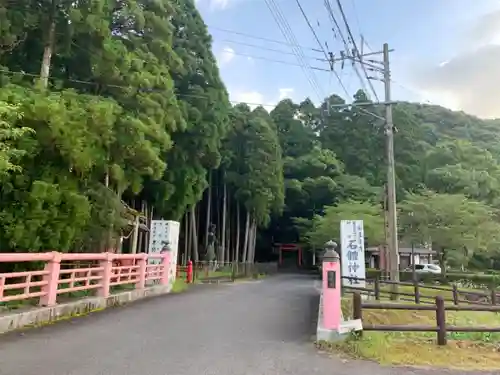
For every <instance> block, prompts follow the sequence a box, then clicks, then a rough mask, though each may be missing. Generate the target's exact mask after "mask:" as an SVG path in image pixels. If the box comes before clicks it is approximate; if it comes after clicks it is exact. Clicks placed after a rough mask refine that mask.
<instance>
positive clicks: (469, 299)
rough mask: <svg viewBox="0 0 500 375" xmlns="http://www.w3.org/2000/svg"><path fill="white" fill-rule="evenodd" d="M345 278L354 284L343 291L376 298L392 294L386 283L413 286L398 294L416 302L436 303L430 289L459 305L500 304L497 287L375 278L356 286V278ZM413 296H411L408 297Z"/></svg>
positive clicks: (403, 298) (499, 294) (405, 299)
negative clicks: (482, 289)
mask: <svg viewBox="0 0 500 375" xmlns="http://www.w3.org/2000/svg"><path fill="white" fill-rule="evenodd" d="M342 278H343V279H348V280H352V281H353V285H352V286H343V287H342V288H343V291H344V292H347V293H354V292H360V293H363V294H368V295H371V296H373V297H374V298H375V299H376V300H380V299H381V297H384V296H391V295H392V294H393V292H391V291H390V290H384V288H383V286H384V285H391V284H397V285H398V286H403V287H405V286H406V287H411V288H412V292H408V291H406V292H405V291H398V292H397V293H396V294H397V295H398V296H402V297H401V298H399V299H400V300H401V301H408V302H409V301H411V302H415V303H416V304H421V303H422V304H434V303H435V296H436V295H435V294H434V295H428V294H425V292H426V291H427V292H429V291H430V290H434V291H440V292H444V293H446V294H448V295H450V298H447V297H446V296H443V298H444V300H445V301H446V302H452V303H453V304H454V305H459V304H461V303H464V304H472V305H486V306H488V305H499V304H500V291H499V290H496V289H495V288H491V289H490V290H488V291H487V292H483V291H475V290H470V289H460V288H459V287H458V286H457V285H455V284H454V285H451V286H449V287H448V286H442V285H425V284H422V283H419V282H418V281H414V282H412V283H410V282H395V281H390V280H381V279H378V278H377V279H373V280H369V279H366V280H363V281H365V282H366V284H369V285H370V286H371V287H365V288H361V287H356V286H355V283H356V280H358V281H359V280H361V279H356V278H351V277H347V276H343V277H342ZM408 297H411V298H408Z"/></svg>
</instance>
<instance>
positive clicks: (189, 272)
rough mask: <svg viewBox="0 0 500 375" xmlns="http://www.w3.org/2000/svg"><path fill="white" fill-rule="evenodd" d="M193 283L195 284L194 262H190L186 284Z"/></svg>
mask: <svg viewBox="0 0 500 375" xmlns="http://www.w3.org/2000/svg"><path fill="white" fill-rule="evenodd" d="M192 282H193V261H192V260H190V261H189V262H188V266H187V273H186V283H187V284H191V283H192Z"/></svg>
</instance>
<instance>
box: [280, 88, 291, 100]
mask: <svg viewBox="0 0 500 375" xmlns="http://www.w3.org/2000/svg"><path fill="white" fill-rule="evenodd" d="M278 91H279V93H280V96H279V100H283V99H285V98H289V99H291V98H292V97H291V95H292V94H293V92H294V90H293V89H292V88H285V89H279V90H278Z"/></svg>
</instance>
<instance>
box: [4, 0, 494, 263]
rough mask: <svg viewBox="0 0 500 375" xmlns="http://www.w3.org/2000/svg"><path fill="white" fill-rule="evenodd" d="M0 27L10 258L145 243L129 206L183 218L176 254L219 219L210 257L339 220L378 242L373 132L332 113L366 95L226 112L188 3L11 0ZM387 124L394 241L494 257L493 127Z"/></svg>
mask: <svg viewBox="0 0 500 375" xmlns="http://www.w3.org/2000/svg"><path fill="white" fill-rule="evenodd" d="M2 4H3V5H2ZM0 24H1V25H2V27H0V248H1V249H2V251H19V252H20V251H31V252H39V251H47V250H58V251H64V252H67V251H106V250H109V249H115V251H144V250H145V249H146V243H147V238H148V235H147V230H145V229H144V228H143V230H141V233H140V234H139V236H140V239H139V241H138V242H137V241H136V244H137V246H136V247H134V246H132V245H133V242H134V241H127V239H129V238H130V232H131V228H132V225H133V223H134V220H135V218H136V217H138V216H140V217H141V223H145V227H146V229H147V222H148V220H150V219H151V218H155V219H159V218H164V219H172V220H178V221H180V222H181V223H182V231H181V254H182V255H181V256H182V259H183V260H184V261H185V260H186V259H188V258H191V259H193V260H199V259H203V258H204V257H205V256H206V249H207V244H208V241H209V233H210V231H211V230H212V229H211V228H215V232H216V233H215V235H216V238H217V242H216V245H217V251H216V252H217V254H216V255H217V257H218V258H219V260H220V261H224V260H232V261H248V262H253V261H254V260H255V259H270V258H271V257H272V251H271V250H272V245H273V243H278V242H301V243H302V244H304V245H305V246H306V247H308V248H313V247H316V248H317V247H321V245H322V243H323V242H324V241H325V240H327V239H329V237H330V236H333V237H336V236H338V223H339V220H340V219H341V218H343V217H344V216H345V217H349V218H363V219H364V220H365V229H366V234H367V241H368V243H369V244H372V245H379V244H380V243H382V242H383V241H384V237H383V223H384V222H383V207H384V182H385V179H386V172H385V157H384V155H385V152H384V133H383V124H382V123H381V122H380V121H379V120H378V119H376V118H375V117H373V116H370V115H369V114H366V112H362V111H360V110H359V109H358V108H356V107H346V108H342V107H335V108H329V109H328V106H329V104H330V103H346V101H348V102H351V101H352V100H353V101H354V102H358V101H359V102H366V101H369V98H368V97H367V95H366V94H365V93H364V92H363V91H361V90H360V91H358V92H357V93H356V94H355V95H354V97H353V98H352V99H351V98H342V97H340V96H338V95H335V94H333V93H332V95H331V96H330V97H329V98H325V100H324V102H323V103H321V105H319V106H318V105H315V104H314V103H313V102H312V101H311V100H310V99H305V100H304V101H302V102H300V103H296V102H293V101H292V100H289V99H285V100H282V101H281V102H279V103H277V105H276V106H275V107H274V108H273V109H272V110H270V111H266V110H265V109H264V108H262V107H257V108H250V107H249V106H248V105H246V104H245V103H240V104H235V105H232V104H231V102H230V101H229V97H228V93H227V90H226V88H225V85H224V83H223V82H222V80H221V78H220V74H219V69H218V66H217V62H216V59H215V57H214V55H213V52H212V40H211V36H210V34H209V33H208V30H207V27H206V25H205V23H204V22H203V19H202V18H201V16H200V14H199V13H198V11H197V10H196V8H195V6H194V2H193V1H192V0H176V1H171V0H156V1H151V0H148V1H145V0H126V1H106V0H98V1H76V2H75V1H65V0H53V1H51V2H46V3H43V2H34V1H31V0H17V1H15V2H6V3H5V2H3V3H0ZM366 109H369V110H370V111H372V112H375V113H379V114H382V113H383V108H380V107H378V106H377V105H373V106H368V107H366ZM394 123H395V126H396V128H397V132H396V134H395V159H396V175H397V182H396V186H397V198H398V203H399V204H400V207H401V211H400V223H401V226H400V235H401V238H402V241H405V240H415V241H419V242H421V243H424V242H426V241H431V242H432V241H434V242H435V243H436V245H437V246H438V247H439V248H440V249H442V254H443V256H444V255H445V254H446V257H447V259H456V260H457V262H459V263H461V264H467V263H468V262H469V260H471V259H472V258H473V257H474V256H475V254H483V255H484V254H487V256H488V257H490V258H492V259H493V258H494V257H498V254H499V251H498V250H497V247H496V244H497V241H496V239H497V238H498V235H496V233H497V232H498V221H499V220H498V212H497V210H498V208H500V207H499V206H500V120H481V119H478V118H476V117H473V116H469V115H467V114H465V113H462V112H453V111H450V110H448V109H445V108H442V107H439V106H433V105H424V104H418V103H406V102H400V103H398V104H396V105H395V106H394ZM440 208H442V210H441V209H440ZM461 218H467V219H468V220H467V221H464V220H461ZM415 220H417V222H415ZM443 220H447V221H444V223H446V225H447V226H446V231H443V230H442V229H443V228H442V225H443ZM410 223H411V225H410ZM478 228H479V229H480V232H478ZM120 239H121V240H123V239H125V242H124V245H123V247H121V245H120V243H121V240H120ZM464 249H465V250H464ZM459 255H460V256H459Z"/></svg>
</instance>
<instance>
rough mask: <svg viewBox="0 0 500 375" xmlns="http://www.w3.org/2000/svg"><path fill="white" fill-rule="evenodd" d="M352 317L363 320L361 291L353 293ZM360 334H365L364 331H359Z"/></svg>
mask: <svg viewBox="0 0 500 375" xmlns="http://www.w3.org/2000/svg"><path fill="white" fill-rule="evenodd" d="M352 318H353V319H354V320H356V319H360V320H363V300H362V299H361V293H359V292H355V293H354V294H353V295H352ZM358 334H359V335H360V336H362V335H363V331H359V332H358Z"/></svg>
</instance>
